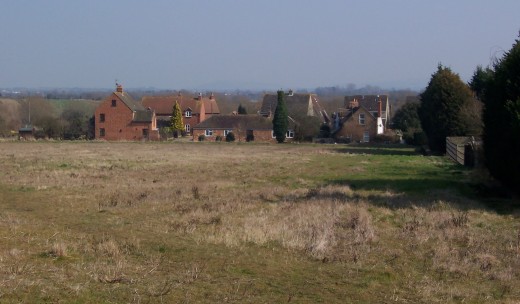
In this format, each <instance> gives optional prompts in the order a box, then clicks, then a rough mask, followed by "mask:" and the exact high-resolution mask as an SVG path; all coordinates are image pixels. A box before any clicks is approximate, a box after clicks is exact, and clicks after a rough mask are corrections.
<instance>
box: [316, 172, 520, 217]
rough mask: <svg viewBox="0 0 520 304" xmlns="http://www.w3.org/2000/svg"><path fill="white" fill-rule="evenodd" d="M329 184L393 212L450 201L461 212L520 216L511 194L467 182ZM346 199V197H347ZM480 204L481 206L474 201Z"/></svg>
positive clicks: (519, 204)
mask: <svg viewBox="0 0 520 304" xmlns="http://www.w3.org/2000/svg"><path fill="white" fill-rule="evenodd" d="M327 184H330V185H336V186H337V185H343V186H349V187H350V188H351V189H352V190H353V196H352V197H351V198H354V199H365V200H367V201H369V202H370V203H371V204H374V205H377V206H384V207H388V208H391V209H399V208H410V207H412V206H422V207H433V204H434V203H435V202H449V203H450V205H451V206H453V207H455V208H458V209H460V210H470V209H491V210H494V211H495V212H497V213H499V214H519V212H520V201H519V200H518V199H516V198H514V197H513V196H512V195H511V193H510V192H508V191H507V190H504V189H503V188H499V189H490V188H488V187H486V186H483V185H482V184H475V183H469V182H467V181H465V180H464V179H460V180H453V179H443V178H442V177H440V178H435V177H434V178H409V179H405V178H400V179H356V180H348V181H347V180H342V179H338V180H330V181H329V182H328V183H327ZM341 195H342V194H340V193H332V194H330V193H329V194H324V195H321V194H320V193H318V194H317V196H316V197H317V198H323V199H325V198H336V199H337V198H338V197H339V196H341ZM343 197H345V195H344V194H343ZM472 200H473V201H476V202H478V203H477V204H475V203H471V201H472Z"/></svg>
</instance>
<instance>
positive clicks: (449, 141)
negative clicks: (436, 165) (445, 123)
mask: <svg viewBox="0 0 520 304" xmlns="http://www.w3.org/2000/svg"><path fill="white" fill-rule="evenodd" d="M480 147H481V140H480V139H475V138H473V137H446V156H448V157H449V158H450V159H452V160H453V161H455V162H457V163H459V164H461V165H464V166H469V167H474V166H476V165H478V163H479V161H478V155H479V153H478V151H479V149H480Z"/></svg>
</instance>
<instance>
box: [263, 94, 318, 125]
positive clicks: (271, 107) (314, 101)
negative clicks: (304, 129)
mask: <svg viewBox="0 0 520 304" xmlns="http://www.w3.org/2000/svg"><path fill="white" fill-rule="evenodd" d="M285 103H286V105H287V111H288V114H289V116H292V117H302V116H309V115H310V116H317V117H319V118H320V119H322V120H324V119H325V117H326V114H325V112H324V110H323V108H322V107H321V105H320V103H319V100H318V96H317V95H316V94H296V93H295V94H292V95H285ZM309 103H310V104H309ZM277 105H278V95H277V94H265V95H264V99H263V101H262V107H261V108H260V114H261V115H264V116H270V115H273V114H274V111H275V110H276V106H277ZM309 107H310V108H309Z"/></svg>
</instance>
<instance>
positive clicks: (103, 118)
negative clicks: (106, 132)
mask: <svg viewBox="0 0 520 304" xmlns="http://www.w3.org/2000/svg"><path fill="white" fill-rule="evenodd" d="M99 122H105V114H99Z"/></svg>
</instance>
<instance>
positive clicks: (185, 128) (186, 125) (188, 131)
mask: <svg viewBox="0 0 520 304" xmlns="http://www.w3.org/2000/svg"><path fill="white" fill-rule="evenodd" d="M184 131H186V133H190V132H191V126H190V124H185V125H184Z"/></svg>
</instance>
